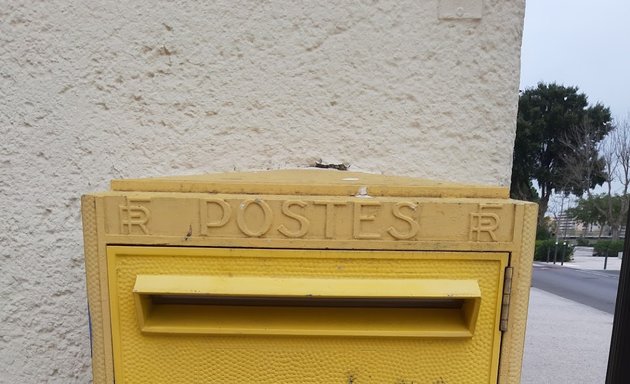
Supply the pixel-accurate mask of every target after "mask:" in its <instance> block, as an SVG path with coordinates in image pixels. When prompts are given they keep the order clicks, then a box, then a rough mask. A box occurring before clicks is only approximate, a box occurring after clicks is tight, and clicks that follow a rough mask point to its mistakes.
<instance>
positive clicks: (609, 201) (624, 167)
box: [564, 120, 630, 240]
mask: <svg viewBox="0 0 630 384" xmlns="http://www.w3.org/2000/svg"><path fill="white" fill-rule="evenodd" d="M572 134H573V137H574V140H572V141H571V142H568V140H567V144H566V145H567V146H568V147H570V148H571V149H572V152H571V153H569V154H566V155H565V164H566V166H565V172H564V179H565V185H568V186H570V187H571V188H572V189H573V190H574V191H577V192H574V194H575V195H577V196H578V197H580V196H581V195H580V193H582V191H584V192H585V193H586V195H587V199H586V200H583V202H584V203H586V202H588V204H589V206H590V207H591V209H594V210H596V211H597V213H596V214H597V215H600V216H601V217H602V218H603V219H602V222H601V224H602V225H603V224H607V225H609V226H610V230H611V237H612V239H613V240H616V239H618V238H619V229H620V228H621V226H622V225H623V224H624V223H625V221H626V214H627V212H628V206H629V205H630V195H628V192H629V189H630V123H629V122H628V120H624V121H622V122H620V123H618V124H616V125H615V127H614V128H613V130H612V131H610V132H609V133H608V135H607V136H606V138H605V139H604V140H602V141H601V142H600V143H599V148H597V149H598V150H597V151H594V150H593V146H592V145H590V143H591V141H592V140H591V133H590V131H589V130H588V129H584V128H577V129H575V130H574V131H573V132H572ZM600 168H603V169H604V174H603V175H602V179H603V182H604V184H605V188H606V193H604V194H601V195H599V196H596V195H593V192H592V191H591V188H590V186H589V180H591V179H589V177H588V176H590V175H591V173H592V172H594V171H595V170H596V169H600ZM616 186H620V188H618V189H617V191H615V187H616ZM615 192H620V194H616V193H615ZM593 214H595V212H593Z"/></svg>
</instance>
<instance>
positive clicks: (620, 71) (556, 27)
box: [520, 0, 630, 118]
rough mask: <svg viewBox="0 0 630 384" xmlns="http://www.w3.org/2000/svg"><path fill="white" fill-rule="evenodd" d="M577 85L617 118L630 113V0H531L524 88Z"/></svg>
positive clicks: (527, 16)
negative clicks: (550, 84)
mask: <svg viewBox="0 0 630 384" xmlns="http://www.w3.org/2000/svg"><path fill="white" fill-rule="evenodd" d="M539 81H544V82H546V83H549V82H554V81H555V82H557V83H559V84H564V85H566V86H577V87H578V88H580V91H581V92H584V93H585V94H586V95H587V96H588V100H589V102H590V103H591V104H595V103H596V102H598V101H599V102H601V103H602V104H604V105H606V106H608V107H610V109H611V112H612V115H613V118H627V117H628V114H629V113H630V0H599V1H598V0H527V7H526V11H525V30H524V34H523V49H522V56H521V86H520V89H525V88H531V87H535V86H536V84H537V83H538V82H539Z"/></svg>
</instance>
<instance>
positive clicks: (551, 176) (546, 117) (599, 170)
mask: <svg viewBox="0 0 630 384" xmlns="http://www.w3.org/2000/svg"><path fill="white" fill-rule="evenodd" d="M612 126H613V125H612V119H611V115H610V110H609V109H608V108H607V107H604V106H603V105H601V104H596V105H594V106H589V105H588V99H587V97H586V95H585V94H584V93H578V88H577V87H565V86H562V85H558V84H555V83H551V84H544V83H539V84H538V86H537V87H536V88H530V89H526V90H525V91H523V92H522V93H521V96H520V98H519V104H518V116H517V126H516V139H515V145H514V158H513V165H512V188H511V191H510V195H511V196H512V197H513V198H516V199H525V200H530V201H537V202H538V204H539V215H538V222H539V225H540V224H542V223H543V222H544V214H545V212H546V211H547V206H548V204H549V198H550V197H551V195H552V194H553V193H554V192H565V193H568V192H573V193H576V194H578V196H579V195H580V194H579V193H580V192H584V188H586V187H587V185H586V184H588V188H592V187H594V186H595V185H598V183H599V184H601V183H602V182H603V180H604V179H605V171H604V169H603V163H601V162H600V163H596V164H595V166H596V168H595V169H593V170H592V171H591V173H590V175H586V176H585V177H586V178H587V181H588V183H585V184H583V185H581V186H579V187H578V186H575V185H569V184H567V180H566V178H565V177H564V176H565V174H566V171H567V159H568V156H567V155H568V154H570V153H571V152H572V145H570V144H571V143H572V137H573V136H574V135H573V134H572V131H575V128H576V127H583V128H584V129H586V130H588V132H589V137H590V139H589V143H588V146H589V147H590V148H589V149H590V150H591V152H593V151H594V152H595V153H596V147H597V144H598V143H599V142H600V141H601V140H602V139H603V138H604V136H606V134H607V133H608V132H609V131H610V130H611V129H612ZM534 180H535V181H536V183H537V184H538V188H539V189H540V195H539V196H538V193H537V191H536V189H534V185H533V181H534Z"/></svg>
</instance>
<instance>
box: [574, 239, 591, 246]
mask: <svg viewBox="0 0 630 384" xmlns="http://www.w3.org/2000/svg"><path fill="white" fill-rule="evenodd" d="M577 245H578V247H588V246H589V245H591V243H590V242H589V241H588V239H585V238H583V237H578V238H577Z"/></svg>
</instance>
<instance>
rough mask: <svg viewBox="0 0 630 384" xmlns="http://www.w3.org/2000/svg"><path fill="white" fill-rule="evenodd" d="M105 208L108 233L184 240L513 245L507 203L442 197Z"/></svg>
mask: <svg viewBox="0 0 630 384" xmlns="http://www.w3.org/2000/svg"><path fill="white" fill-rule="evenodd" d="M107 206H108V210H107V212H108V219H111V220H115V223H116V224H115V225H108V233H110V234H118V235H163V236H173V232H174V231H175V232H176V231H177V229H179V230H180V231H181V232H182V236H183V237H186V238H190V237H217V238H234V237H238V238H243V237H244V238H279V239H318V240H327V239H330V240H393V241H421V240H444V241H449V240H450V241H472V242H501V241H510V240H511V237H512V233H511V230H512V225H511V221H512V220H513V207H512V206H510V205H503V204H494V203H481V204H480V203H478V202H476V203H473V202H470V203H468V202H462V200H458V201H457V202H451V203H446V202H443V199H441V200H437V199H433V200H432V199H417V200H411V199H396V198H355V197H348V198H342V197H330V198H326V197H295V198H291V197H286V196H259V197H256V196H247V195H212V196H207V197H199V198H191V197H185V196H184V197H181V198H180V197H173V196H169V197H160V196H154V197H152V198H151V199H148V198H144V199H142V198H137V197H135V198H132V197H124V196H120V197H111V198H108V200H107ZM114 207H115V209H112V208H114ZM112 224H113V223H112ZM114 229H115V230H114ZM176 233H178V232H176Z"/></svg>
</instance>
